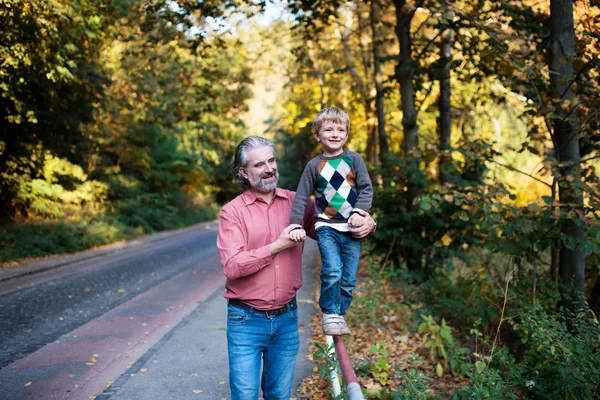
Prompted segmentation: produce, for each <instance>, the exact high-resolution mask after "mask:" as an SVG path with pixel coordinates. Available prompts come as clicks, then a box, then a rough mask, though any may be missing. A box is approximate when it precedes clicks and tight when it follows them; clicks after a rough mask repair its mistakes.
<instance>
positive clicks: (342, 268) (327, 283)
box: [317, 226, 362, 315]
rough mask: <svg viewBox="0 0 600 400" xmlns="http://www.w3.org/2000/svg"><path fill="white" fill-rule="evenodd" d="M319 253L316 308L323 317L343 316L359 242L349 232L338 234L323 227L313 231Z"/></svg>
mask: <svg viewBox="0 0 600 400" xmlns="http://www.w3.org/2000/svg"><path fill="white" fill-rule="evenodd" d="M317 243H318V244H319V250H320V252H321V261H322V262H323V266H322V267H321V297H320V298H319V306H321V311H323V313H324V314H339V315H346V310H347V309H348V307H350V303H351V302H352V290H353V289H354V287H355V286H356V271H357V269H358V261H359V260H360V249H361V247H362V240H361V239H355V238H353V237H352V234H351V233H349V232H339V231H336V230H335V229H333V228H330V227H327V226H324V227H321V228H319V229H318V230H317Z"/></svg>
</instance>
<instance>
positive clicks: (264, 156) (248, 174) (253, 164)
mask: <svg viewBox="0 0 600 400" xmlns="http://www.w3.org/2000/svg"><path fill="white" fill-rule="evenodd" d="M246 155H247V156H248V163H247V164H246V166H245V167H241V168H240V173H241V174H242V175H243V176H244V177H245V178H246V179H248V182H249V183H250V188H252V189H254V190H257V191H259V192H263V193H268V192H271V191H273V190H275V188H276V187H277V181H278V180H279V172H277V161H275V155H274V154H273V150H272V149H271V147H270V146H263V147H257V148H254V149H250V150H248V152H247V154H246Z"/></svg>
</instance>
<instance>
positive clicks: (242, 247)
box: [217, 208, 273, 279]
mask: <svg viewBox="0 0 600 400" xmlns="http://www.w3.org/2000/svg"><path fill="white" fill-rule="evenodd" d="M247 243H248V237H247V229H246V228H245V227H244V226H243V222H242V221H241V220H240V218H239V217H237V216H236V215H235V212H232V210H229V209H227V208H223V209H222V210H221V213H220V214H219V229H218V233H217V248H218V249H219V257H220V259H221V265H223V272H224V273H225V276H226V277H227V278H228V279H238V278H242V277H245V276H248V275H252V274H254V273H256V272H257V271H259V270H261V269H262V268H264V267H266V266H268V265H270V264H271V263H272V262H273V257H272V256H271V252H270V251H269V245H268V244H267V245H264V246H261V247H259V248H257V249H251V250H248V249H247V246H248V245H247Z"/></svg>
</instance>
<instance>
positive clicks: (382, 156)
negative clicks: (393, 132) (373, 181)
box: [371, 0, 388, 184]
mask: <svg viewBox="0 0 600 400" xmlns="http://www.w3.org/2000/svg"><path fill="white" fill-rule="evenodd" d="M377 25H379V10H378V7H377V3H376V0H371V29H372V31H373V60H374V62H373V65H374V67H375V68H374V72H375V73H374V76H375V90H376V95H375V109H376V110H377V134H378V136H379V163H380V165H381V167H385V166H386V164H385V160H386V157H387V154H388V140H387V133H386V132H385V106H384V97H383V78H382V74H381V60H380V58H381V56H380V52H381V51H380V45H381V43H380V42H379V34H378V32H377ZM384 184H385V183H384Z"/></svg>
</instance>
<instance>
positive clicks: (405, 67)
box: [394, 0, 422, 270]
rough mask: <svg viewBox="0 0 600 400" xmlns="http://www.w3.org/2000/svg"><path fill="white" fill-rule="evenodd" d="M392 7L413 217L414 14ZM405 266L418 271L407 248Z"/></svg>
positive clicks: (398, 1) (400, 1)
mask: <svg viewBox="0 0 600 400" xmlns="http://www.w3.org/2000/svg"><path fill="white" fill-rule="evenodd" d="M394 5H395V6H396V27H395V31H396V36H397V37H398V42H399V44H400V54H399V55H398V65H396V71H395V75H396V79H397V80H398V83H399V84H400V98H401V102H402V128H403V130H404V138H403V140H402V150H403V151H404V157H405V158H406V159H407V160H408V169H409V171H408V173H407V190H406V205H405V206H406V211H407V212H408V213H411V214H416V212H417V210H416V207H415V205H414V204H413V202H414V200H415V199H416V198H417V197H418V196H419V194H420V188H419V186H418V183H417V182H416V179H418V176H417V174H416V172H417V171H418V168H419V159H418V158H416V157H414V156H413V155H412V150H413V149H414V148H415V147H417V145H418V144H419V137H418V127H417V107H416V104H415V89H414V84H413V75H414V68H415V63H414V60H413V59H412V41H411V36H410V23H411V20H412V18H413V15H414V11H413V10H410V9H409V7H407V4H406V0H394ZM413 227H414V231H413V232H412V233H413V234H414V235H419V237H420V230H419V229H418V225H417V224H413ZM406 258H407V259H406V265H407V267H408V268H409V269H410V270H418V269H421V263H422V262H421V256H420V251H417V249H414V248H410V249H407V251H406Z"/></svg>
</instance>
